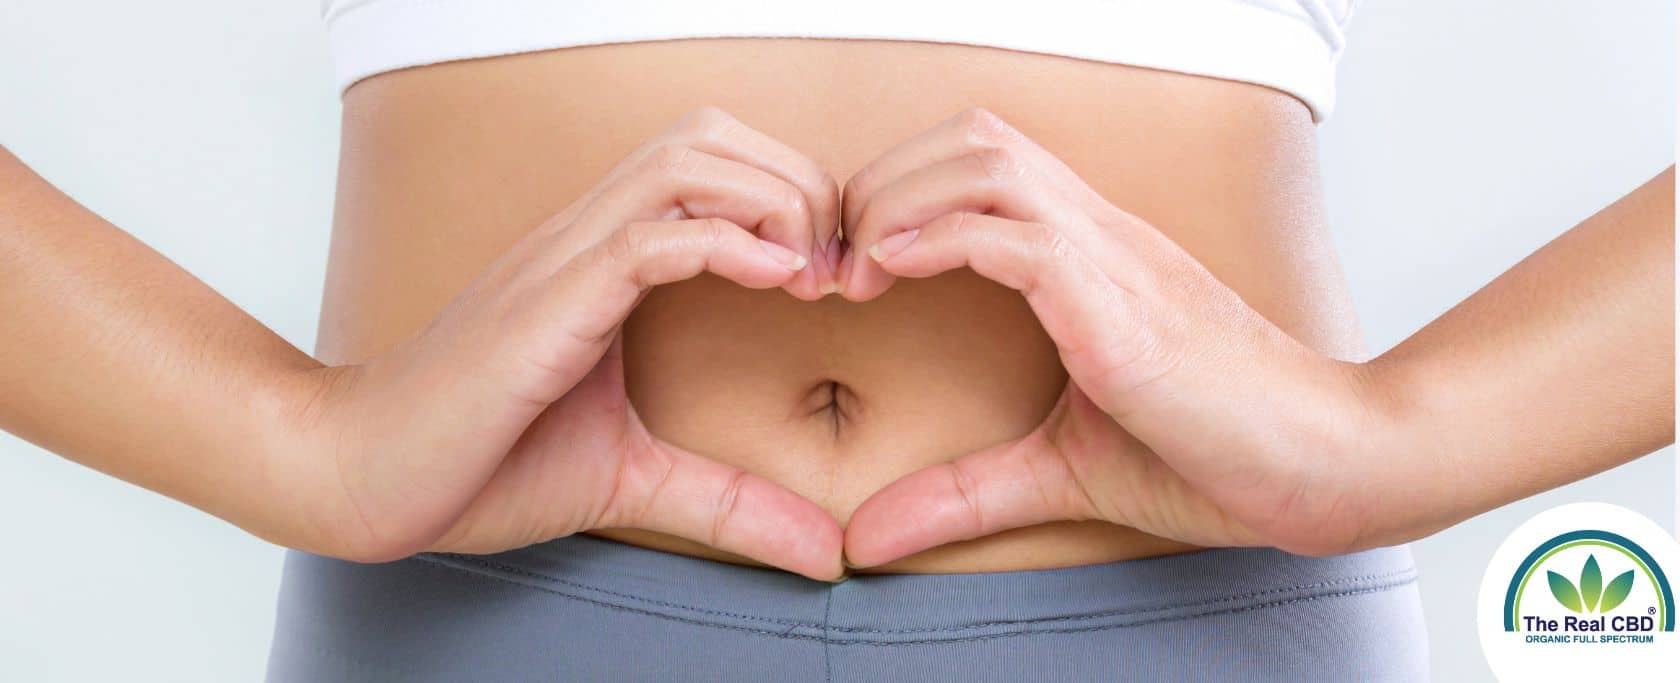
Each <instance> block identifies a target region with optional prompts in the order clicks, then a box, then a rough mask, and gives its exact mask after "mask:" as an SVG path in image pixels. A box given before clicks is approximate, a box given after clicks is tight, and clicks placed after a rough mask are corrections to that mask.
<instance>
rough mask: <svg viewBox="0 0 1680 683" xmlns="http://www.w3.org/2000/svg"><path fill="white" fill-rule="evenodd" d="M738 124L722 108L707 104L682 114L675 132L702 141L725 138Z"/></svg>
mask: <svg viewBox="0 0 1680 683" xmlns="http://www.w3.org/2000/svg"><path fill="white" fill-rule="evenodd" d="M739 124H740V122H739V121H738V120H736V119H735V117H734V116H730V115H729V112H726V111H724V110H723V108H722V107H718V106H714V105H709V104H708V105H705V106H702V107H698V108H696V109H694V110H693V111H690V112H689V113H687V114H684V115H683V117H682V119H681V120H680V121H678V123H677V130H678V131H679V132H680V133H683V134H687V135H693V136H696V137H699V138H702V139H718V138H721V137H724V136H726V135H727V134H728V133H729V131H731V130H733V129H734V127H735V126H737V125H739Z"/></svg>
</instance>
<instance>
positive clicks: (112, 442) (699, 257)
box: [0, 110, 840, 578]
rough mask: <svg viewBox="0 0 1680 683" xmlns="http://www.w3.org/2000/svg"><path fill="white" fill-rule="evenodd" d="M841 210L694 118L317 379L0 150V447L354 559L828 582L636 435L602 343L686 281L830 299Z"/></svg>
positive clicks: (609, 345)
mask: <svg viewBox="0 0 1680 683" xmlns="http://www.w3.org/2000/svg"><path fill="white" fill-rule="evenodd" d="M837 202H838V197H837V189H836V188H835V187H834V184H833V181H832V180H830V179H828V177H827V175H826V174H824V173H822V172H821V171H820V169H818V168H817V167H816V165H815V164H814V162H811V161H810V160H809V159H807V158H805V157H804V156H803V155H800V154H798V153H797V152H795V151H793V150H791V149H789V148H787V147H786V146H784V145H782V144H781V143H779V142H777V141H775V140H772V139H771V138H769V137H768V136H765V135H763V134H762V133H759V132H757V131H753V130H752V129H750V128H747V127H746V126H745V125H743V124H741V123H740V122H738V121H735V120H734V119H733V118H731V117H729V116H728V115H726V114H724V113H722V112H719V111H716V110H702V111H699V112H696V113H695V114H693V115H691V116H689V117H688V118H686V119H684V120H683V121H681V122H679V123H678V124H677V125H676V126H674V127H673V128H671V129H670V130H668V131H666V132H665V133H664V134H662V135H660V136H658V137H656V138H654V139H653V140H651V141H649V142H648V143H647V144H646V145H644V146H643V147H642V148H640V149H638V150H636V151H635V152H634V153H632V154H631V155H630V157H629V158H627V159H626V160H625V161H624V162H623V163H621V164H620V165H619V166H618V167H616V168H614V169H613V170H612V172H611V173H609V174H608V176H607V177H606V178H605V179H604V180H603V181H602V182H601V183H600V184H598V185H597V186H596V187H594V188H593V189H591V190H590V191H588V192H586V193H585V194H584V196H583V197H581V198H580V199H578V200H577V201H576V202H574V203H573V204H572V205H571V206H569V207H567V208H566V209H565V210H563V211H561V212H560V213H559V214H557V215H556V216H554V217H553V218H551V219H550V220H549V221H547V222H545V223H543V224H542V225H539V226H536V227H535V228H533V229H532V230H531V231H530V233H528V234H527V235H525V237H524V238H523V239H521V240H520V241H519V242H518V243H517V244H515V245H514V246H513V247H511V248H510V249H509V250H508V251H507V252H505V253H504V254H502V256H501V257H500V258H498V259H497V260H496V261H495V262H494V263H492V264H490V266H489V267H488V268H487V269H486V270H485V271H484V272H483V273H482V274H480V276H479V277H478V278H477V279H476V280H475V281H474V282H473V283H472V284H471V285H470V286H469V287H467V288H466V290H465V291H463V292H462V293H461V294H460V295H459V296H458V297H457V298H456V299H455V300H453V301H452V302H450V304H449V305H448V306H446V307H445V309H444V310H443V312H442V313H440V314H439V315H438V317H437V318H436V319H434V320H433V321H432V322H431V324H430V325H428V326H427V327H426V328H425V329H423V330H421V331H420V332H418V333H417V334H416V335H415V336H413V337H411V338H409V339H408V340H405V341H404V342H402V343H400V344H398V345H396V346H395V347H394V348H392V349H391V350H389V351H387V352H385V353H383V354H381V355H380V356H378V357H376V358H372V359H369V360H368V361H366V362H365V363H360V364H356V365H344V366H336V367H324V366H322V365H321V364H320V363H317V362H316V361H314V360H313V359H311V358H310V357H309V356H308V355H306V354H304V353H302V352H301V351H299V350H297V349H295V348H293V347H291V346H290V345H288V344H287V343H286V342H284V341H283V340H281V339H280V338H279V337H277V336H276V335H274V334H273V333H272V332H270V331H269V330H267V329H265V328H264V327H263V326H262V325H261V324H259V323H258V322H257V321H256V320H253V319H252V318H250V317H249V316H247V315H245V314H244V313H243V312H242V311H240V310H239V309H238V308H236V307H234V306H233V305H232V304H230V303H229V302H228V301H226V300H224V299H222V298H221V297H219V296H217V295H216V294H215V293H214V292H212V291H211V290H210V289H209V288H208V287H206V286H205V285H204V284H203V283H201V282H199V281H197V280H196V279H194V278H193V277H192V276H190V275H188V274H187V273H186V272H184V271H182V270H181V269H180V268H178V267H176V266H175V265H173V264H171V263H170V262H169V261H167V260H166V259H164V258H163V257H162V256H160V255H159V254H157V253H156V252H153V251H152V250H150V249H148V248H146V247H145V246H144V245H142V244H140V243H139V242H138V241H136V240H134V239H133V238H131V237H129V236H128V235H126V234H124V233H123V232H122V231H120V230H119V229H117V228H116V227H114V226H112V225H110V224H108V223H106V222H104V221H102V220H100V219H99V218H98V217H97V216H94V215H93V214H92V213H90V212H88V211H87V210H85V209H83V208H82V207H80V206H78V205H77V204H76V203H75V202H73V201H71V200H70V199H69V198H68V197H66V196H64V195H63V194H62V193H59V192H58V191H57V190H56V189H54V188H53V187H52V186H51V185H49V184H48V183H46V182H45V181H44V180H42V179H41V178H39V177H37V176H36V175H34V174H33V173H31V172H30V171H29V170H28V169H27V168H25V167H24V166H23V164H22V163H20V162H19V161H18V160H17V159H15V158H14V157H12V156H11V155H9V154H4V153H3V152H0V312H3V315H4V320H5V324H4V325H0V386H4V387H5V388H6V391H4V392H0V428H4V429H6V430H8V431H12V432H15V433H17V434H19V435H21V436H23V437H24V438H26V439H29V440H31V441H34V442H35V443H38V444H40V445H42V446H43V447H45V448H47V449H49V450H52V451H55V452H57V453H60V454H63V455H65V456H66V457H69V458H71V459H73V460H76V461H77V462H81V463H83V464H86V465H88V466H90V467H93V468H95V469H98V470H101V471H103V472H106V473H109V474H112V475H114V476H117V477H120V478H122V479H125V480H128V481H130V482H134V483H137V484H140V485H142V486H145V487H148V488H151V489H153V490H156V491H159V492H161V493H164V494H165V495H168V496H170V497H173V498H176V499H179V500H181V501H184V502H186V503H189V504H191V505H194V506H196V507H199V508H201V509H203V510H205V511H207V512H209V513H211V514H214V515H216V516H218V517H221V518H223V519H226V520H228V521H230V522H232V523H234V524H236V525H238V526H240V527H242V528H244V529H245V530H247V531H249V532H251V533H252V534H255V535H257V536H260V537H262V538H265V539H268V540H270V541H273V542H275V543H279V544H282V545H286V546H290V547H294V548H300V549H303V550H307V551H310V552H315V553H320V554H326V555H333V556H337V557H342V558H347V559H353V560H360V561H384V560H391V559H397V558H400V557H403V556H406V555H409V554H412V553H415V552H419V551H423V550H444V551H454V552H476V553H484V552H498V551H501V550H506V549H509V548H516V547H521V546H525V545H529V544H532V543H537V542H541V541H546V540H549V539H552V538H556V537H559V536H565V535H568V534H572V533H576V532H579V531H585V530H589V529H594V528H602V527H609V526H610V527H630V528H642V529H649V530H654V531H660V532H663V533H668V534H672V535H676V536H680V537H684V538H687V539H689V540H693V541H696V542H700V543H706V544H709V545H712V546H714V547H717V548H719V549H722V550H725V551H728V552H733V553H736V554H740V555H745V556H748V557H751V558H753V559H756V560H759V561H762V562H765V563H768V564H772V565H776V566H780V567H783V568H786V569H789V570H792V571H796V572H800V573H804V574H807V575H810V576H814V577H819V578H826V577H831V576H834V575H836V574H838V573H839V570H840V566H839V557H840V529H839V526H838V523H836V522H835V521H834V519H833V518H832V517H830V516H829V515H828V514H827V513H826V512H824V511H823V510H822V509H821V508H818V507H817V506H816V505H815V504H813V503H811V502H810V501H808V500H805V499H803V498H800V497H799V496H798V495H797V494H794V493H793V492H791V491H788V490H787V489H785V488H783V487H780V486H777V485H775V484H773V483H771V482H769V481H766V480H764V479H762V478H760V477H756V476H753V475H751V474H748V473H746V472H743V471H741V470H739V469H736V468H732V467H728V466H725V465H722V464H720V463H717V462H714V461H710V460H708V459H706V458H704V457H702V456H700V455H698V454H695V453H692V452H688V451H685V450H683V449H681V448H679V447H677V446H675V445H672V444H668V443H665V442H663V441H661V440H659V439H658V438H656V437H654V436H653V435H651V434H648V433H647V431H646V429H645V427H644V426H643V425H641V423H640V421H639V420H638V419H637V418H636V417H635V413H634V411H633V410H630V407H629V403H628V399H627V398H626V397H625V395H624V392H623V384H624V382H623V377H622V373H623V367H622V359H621V354H620V353H619V352H618V351H617V348H618V337H619V331H620V326H621V325H622V323H623V321H624V319H625V317H627V316H628V315H629V313H630V311H631V310H632V309H633V308H634V307H635V306H636V304H637V303H638V302H639V301H640V300H641V298H642V297H643V296H644V295H645V294H646V293H647V291H648V290H649V289H651V288H652V287H654V286H657V285H659V284H664V283H668V282H675V281H678V280H684V279H688V278H692V277H694V276H696V275H699V274H700V273H702V272H710V273H712V274H715V275H718V276H721V277H723V278H725V279H728V280H731V281H733V282H736V283H737V284H740V285H742V286H746V287H752V288H767V287H783V288H785V289H788V290H789V291H790V292H791V293H794V294H795V295H796V296H804V297H807V298H816V297H819V296H821V292H820V289H821V283H819V282H818V280H819V279H822V280H826V279H828V277H829V276H828V275H826V274H821V275H819V274H818V273H815V272H813V269H809V268H807V267H806V266H807V265H809V264H811V263H813V262H816V261H817V258H816V257H818V256H821V254H820V253H819V252H818V251H816V250H815V249H816V246H815V245H817V244H825V243H826V241H825V240H821V239H819V237H820V236H819V235H818V234H817V233H818V231H817V230H816V229H815V228H816V226H818V225H827V226H830V227H829V230H828V231H829V232H832V226H833V225H834V223H835V222H836V221H835V220H834V219H833V216H834V215H835V214H836V213H837V210H835V209H833V208H832V207H834V206H836V204H837ZM825 217H826V218H827V220H824V218H825ZM825 261H826V259H825ZM825 273H826V271H825Z"/></svg>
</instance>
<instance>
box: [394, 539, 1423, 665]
mask: <svg viewBox="0 0 1680 683" xmlns="http://www.w3.org/2000/svg"><path fill="white" fill-rule="evenodd" d="M426 561H427V562H428V563H430V564H435V565H437V566H439V567H444V568H448V569H453V570H455V571H458V572H462V573H464V574H467V575H469V576H477V577H480V578H484V579H489V580H492V581H500V582H502V583H507V584H510V585H514V586H519V587H521V588H526V589H531V590H537V591H542V592H544V593H549V594H552V595H557V596H559V597H562V598H567V599H570V600H576V601H579V602H584V603H588V604H591V605H595V606H598V607H604V608H607V609H612V610H618V611H622V612H630V613H633V614H641V615H644V616H649V617H653V618H655V619H664V620H667V621H676V622H681V623H685V624H690V625H693V626H702V627H706V628H715V629H723V630H728V631H739V632H744V633H753V634H757V635H762V636H769V637H772V638H783V639H788V640H808V641H815V642H820V643H825V644H827V645H867V646H877V647H898V646H905V645H930V644H936V643H962V642H973V641H981V640H996V639H999V638H1013V637H1017V636H1028V635H1041V634H1043V635H1051V634H1073V633H1091V632H1096V631H1109V630H1114V629H1122V628H1134V627H1139V626H1148V625H1151V624H1158V623H1167V622H1174V621H1190V620H1192V619H1200V618H1203V617H1215V616H1223V615H1228V614H1241V613H1243V612H1252V611H1255V610H1262V609H1271V608H1275V607H1284V606H1287V605H1295V604H1301V603H1307V602H1313V601H1316V600H1324V599H1329V598H1344V597H1352V596H1356V595H1366V594H1370V593H1383V592H1387V591H1391V590H1394V589H1397V588H1403V587H1405V586H1409V585H1411V584H1414V583H1416V582H1417V577H1416V576H1411V577H1409V578H1405V579H1403V580H1400V581H1394V582H1392V583H1387V584H1381V585H1376V586H1372V587H1369V588H1361V589H1356V590H1347V591H1339V592H1333V593H1321V594H1318V595H1309V596H1304V597H1299V598H1290V599H1287V600H1274V601H1271V602H1263V603H1258V604H1254V605H1245V606H1243V607H1234V608H1225V609H1215V610H1207V611H1203V612H1195V613H1191V614H1181V615H1172V616H1161V617H1155V618H1151V619H1141V620H1138V621H1132V622H1126V623H1120V624H1105V625H1102V626H1080V627H1064V628H1038V629H1033V630H1027V631H1020V632H1016V633H989V634H984V635H978V636H964V637H952V638H924V639H916V640H868V639H856V640H841V639H831V638H828V637H826V635H825V636H814V635H802V634H796V633H793V630H794V628H798V627H799V626H808V625H804V624H795V625H794V627H793V628H789V629H788V630H785V631H771V630H767V629H760V628H751V627H747V626H736V625H733V624H719V623H716V622H711V621H703V620H700V619H694V618H690V617H683V616H678V615H675V614H666V613H664V612H655V611H653V610H649V609H644V608H638V607H630V606H628V605H620V604H616V603H611V602H606V601H604V600H599V599H595V598H588V597H584V596H581V595H574V594H572V593H568V592H565V591H562V590H559V589H556V588H550V587H547V586H536V585H532V584H529V583H525V582H523V581H516V580H514V579H511V578H508V577H505V576H497V575H495V574H487V573H484V572H479V571H473V570H471V569H468V568H466V567H461V566H458V565H454V564H451V563H448V562H439V561H437V560H432V559H427V560H426ZM1326 583H1328V582H1326ZM1168 609H1172V608H1168ZM1079 618H1086V617H1079ZM1036 621H1042V620H1023V621H1020V622H994V623H995V624H999V625H1008V624H1021V623H1028V624H1031V623H1035V622H1036ZM961 628H962V629H963V630H966V629H968V628H972V627H968V626H965V627H961ZM832 630H835V631H839V630H840V629H832ZM944 630H947V631H949V630H957V629H944ZM872 632H873V633H884V632H885V631H872ZM825 651H826V648H825Z"/></svg>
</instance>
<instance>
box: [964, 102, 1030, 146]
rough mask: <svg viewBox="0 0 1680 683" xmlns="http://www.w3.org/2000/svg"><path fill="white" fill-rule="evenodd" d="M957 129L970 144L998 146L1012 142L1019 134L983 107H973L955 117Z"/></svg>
mask: <svg viewBox="0 0 1680 683" xmlns="http://www.w3.org/2000/svg"><path fill="white" fill-rule="evenodd" d="M956 123H957V127H958V128H959V129H960V130H962V132H963V135H964V137H965V138H966V139H967V140H968V141H969V143H970V144H974V145H977V146H990V145H1000V144H1005V143H1008V142H1011V141H1013V140H1014V139H1015V138H1016V137H1018V136H1019V135H1020V134H1019V133H1017V132H1016V131H1015V128H1014V127H1012V126H1010V125H1009V124H1008V123H1006V122H1005V121H1004V120H1003V119H1002V118H1001V117H999V116H998V115H997V114H994V113H992V112H991V110H988V109H986V108H984V107H973V108H970V109H967V110H964V111H963V112H962V113H961V114H958V115H957V120H956Z"/></svg>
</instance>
